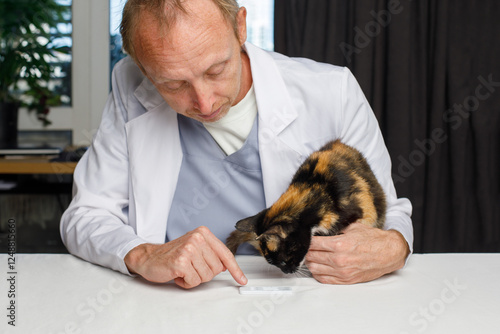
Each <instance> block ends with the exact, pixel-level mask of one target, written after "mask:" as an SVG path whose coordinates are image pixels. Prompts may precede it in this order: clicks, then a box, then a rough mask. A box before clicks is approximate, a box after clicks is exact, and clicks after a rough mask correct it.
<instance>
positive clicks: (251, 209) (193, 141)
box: [166, 115, 265, 254]
mask: <svg viewBox="0 0 500 334" xmlns="http://www.w3.org/2000/svg"><path fill="white" fill-rule="evenodd" d="M178 121H179V132H180V139H181V146H182V152H183V160H182V165H181V169H180V173H179V178H178V181H177V187H176V190H175V195H174V199H173V202H172V207H171V210H170V213H169V216H168V221H167V235H166V241H167V242H168V241H169V240H173V239H176V238H178V237H181V236H182V235H184V234H186V233H187V232H189V231H192V230H193V229H195V228H197V227H199V226H206V227H208V228H209V229H210V231H212V233H213V234H214V235H215V236H216V237H217V238H219V239H220V240H222V241H223V242H225V241H226V238H227V237H228V236H229V234H230V233H231V232H232V231H233V230H234V226H235V224H236V222H237V221H238V220H240V219H243V218H246V217H248V216H252V215H255V214H256V213H258V212H259V211H261V210H263V209H264V208H265V197H264V187H263V183H262V170H261V165H260V156H259V145H258V137H257V129H258V117H256V118H255V121H254V124H253V127H252V130H251V131H250V134H249V135H248V138H247V139H246V141H245V142H244V144H243V146H242V147H241V148H240V149H239V150H238V151H236V152H234V153H233V154H231V155H229V156H227V155H226V154H225V153H224V152H223V150H222V149H221V148H220V147H219V145H218V144H217V142H216V141H215V140H214V139H213V138H212V136H211V135H210V133H209V132H208V131H207V130H206V129H205V127H204V126H203V124H202V123H200V122H198V121H196V120H193V119H191V118H188V117H185V116H182V115H178ZM255 253H256V251H255V249H254V248H253V247H252V246H250V245H247V244H244V245H242V246H241V247H240V248H239V249H238V254H255Z"/></svg>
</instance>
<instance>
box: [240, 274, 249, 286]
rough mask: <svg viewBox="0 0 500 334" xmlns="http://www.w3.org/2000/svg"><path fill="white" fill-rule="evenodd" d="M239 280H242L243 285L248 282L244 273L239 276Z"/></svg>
mask: <svg viewBox="0 0 500 334" xmlns="http://www.w3.org/2000/svg"><path fill="white" fill-rule="evenodd" d="M240 280H241V281H242V282H243V285H246V284H247V283H248V279H247V278H246V277H245V275H243V276H241V279H240Z"/></svg>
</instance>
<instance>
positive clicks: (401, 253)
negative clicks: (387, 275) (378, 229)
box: [387, 230, 410, 269]
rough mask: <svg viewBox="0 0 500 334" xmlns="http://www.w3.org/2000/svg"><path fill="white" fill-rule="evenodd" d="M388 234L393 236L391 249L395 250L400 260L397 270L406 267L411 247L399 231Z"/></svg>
mask: <svg viewBox="0 0 500 334" xmlns="http://www.w3.org/2000/svg"><path fill="white" fill-rule="evenodd" d="M387 232H388V233H389V234H390V235H391V239H390V240H391V241H390V242H391V245H390V247H391V248H392V249H393V250H394V252H395V257H396V258H398V260H399V261H398V262H399V263H398V268H397V269H401V268H403V267H404V265H405V262H406V259H407V258H408V256H409V255H410V247H409V245H408V242H407V241H406V239H405V237H404V236H403V234H401V233H400V232H399V231H396V230H387Z"/></svg>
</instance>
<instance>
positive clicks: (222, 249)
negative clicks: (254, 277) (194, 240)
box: [206, 229, 248, 285]
mask: <svg viewBox="0 0 500 334" xmlns="http://www.w3.org/2000/svg"><path fill="white" fill-rule="evenodd" d="M207 230H208V229H207ZM208 232H209V233H208V235H207V238H206V240H207V241H208V242H209V244H210V247H211V248H212V249H213V250H214V252H215V254H217V256H218V257H219V259H220V261H221V262H222V264H223V265H224V267H225V268H226V269H227V270H228V271H229V273H230V274H231V276H232V277H233V278H234V280H235V281H236V282H237V283H239V284H241V285H246V284H247V283H248V279H247V278H246V276H245V274H243V271H242V270H241V268H240V266H239V265H238V263H237V262H236V259H235V258H234V255H233V253H231V251H230V250H229V249H228V248H227V247H226V245H224V243H223V242H222V241H220V240H219V239H218V238H217V237H216V236H215V235H213V234H212V232H210V231H208Z"/></svg>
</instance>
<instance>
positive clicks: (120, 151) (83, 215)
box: [60, 77, 145, 274]
mask: <svg viewBox="0 0 500 334" xmlns="http://www.w3.org/2000/svg"><path fill="white" fill-rule="evenodd" d="M113 84H114V87H113V91H112V93H111V94H110V96H109V97H108V100H107V103H106V106H105V109H104V113H103V117H102V121H101V124H100V126H99V129H98V131H97V133H96V135H95V137H94V140H93V143H92V146H91V147H90V148H89V150H88V151H87V152H86V153H85V155H84V156H83V157H82V159H81V160H80V162H79V163H78V165H77V167H76V169H75V172H74V183H73V200H72V202H71V203H70V205H69V207H68V209H67V210H66V211H65V213H64V214H63V216H62V218H61V224H60V232H61V237H62V240H63V242H64V244H65V246H66V247H67V249H68V251H69V252H70V253H72V254H74V255H76V256H78V257H80V258H82V259H84V260H87V261H89V262H92V263H95V264H99V265H102V266H104V267H108V268H112V269H114V270H117V271H120V272H122V273H125V274H129V272H128V270H127V267H126V265H125V263H124V261H123V259H124V257H125V255H126V254H127V253H128V252H129V251H130V250H131V249H132V248H134V247H136V246H138V245H140V244H142V243H145V241H144V240H142V239H141V238H139V237H138V236H137V234H136V231H135V229H134V228H133V227H132V226H131V225H130V222H129V217H128V208H129V163H128V152H127V138H126V134H125V122H126V119H127V114H126V111H125V110H126V108H125V107H124V103H123V99H124V98H125V97H124V96H126V95H125V92H122V91H120V87H118V85H115V84H116V78H115V77H113ZM122 95H123V96H122ZM122 97H123V99H122Z"/></svg>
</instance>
